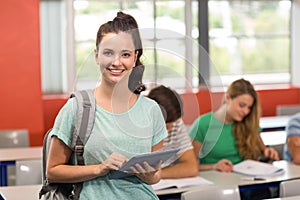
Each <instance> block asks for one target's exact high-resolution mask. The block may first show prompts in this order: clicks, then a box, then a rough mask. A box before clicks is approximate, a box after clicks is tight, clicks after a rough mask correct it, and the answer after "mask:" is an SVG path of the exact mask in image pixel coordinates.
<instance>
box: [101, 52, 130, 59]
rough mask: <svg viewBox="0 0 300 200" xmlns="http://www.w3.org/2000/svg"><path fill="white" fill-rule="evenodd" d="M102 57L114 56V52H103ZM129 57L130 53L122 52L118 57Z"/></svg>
mask: <svg viewBox="0 0 300 200" xmlns="http://www.w3.org/2000/svg"><path fill="white" fill-rule="evenodd" d="M103 55H105V56H113V55H114V52H112V51H104V52H103ZM130 56H131V53H130V52H123V53H121V55H120V57H124V58H128V57H130Z"/></svg>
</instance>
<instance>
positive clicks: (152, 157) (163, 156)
mask: <svg viewBox="0 0 300 200" xmlns="http://www.w3.org/2000/svg"><path fill="white" fill-rule="evenodd" d="M178 151H179V149H172V150H167V151H156V152H151V153H145V154H141V155H137V156H133V157H132V158H131V159H129V160H128V161H127V162H126V163H125V164H124V165H123V166H122V167H121V168H120V169H119V170H117V171H112V172H111V174H110V178H111V179H117V178H123V177H126V176H132V174H128V173H125V172H124V171H130V167H131V166H133V165H135V164H136V163H139V164H141V165H142V163H143V162H144V161H146V162H147V163H148V164H149V165H150V166H153V167H154V166H155V165H156V164H157V163H158V162H159V161H160V160H161V161H162V163H164V162H165V161H167V160H168V159H170V158H171V157H173V156H176V153H177V152H178Z"/></svg>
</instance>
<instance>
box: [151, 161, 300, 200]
mask: <svg viewBox="0 0 300 200" xmlns="http://www.w3.org/2000/svg"><path fill="white" fill-rule="evenodd" d="M273 164H274V165H275V166H277V167H281V168H283V169H284V170H285V172H284V173H283V174H278V175H272V176H268V177H266V180H262V181H250V180H244V179H243V177H245V176H244V175H241V174H237V173H225V172H219V171H215V170H209V171H202V172H200V176H201V177H203V178H205V179H207V180H209V181H212V182H213V183H214V184H215V186H226V185H238V186H239V187H240V188H243V187H248V186H253V185H263V184H272V183H276V184H279V183H280V182H281V181H285V180H289V179H294V178H300V165H295V164H293V163H290V162H287V161H285V160H281V161H275V162H273ZM212 186H214V185H212ZM212 186H202V187H212ZM197 188H200V187H192V188H181V189H176V188H172V189H166V190H159V191H156V194H157V195H169V194H176V193H182V192H186V191H189V190H194V189H197Z"/></svg>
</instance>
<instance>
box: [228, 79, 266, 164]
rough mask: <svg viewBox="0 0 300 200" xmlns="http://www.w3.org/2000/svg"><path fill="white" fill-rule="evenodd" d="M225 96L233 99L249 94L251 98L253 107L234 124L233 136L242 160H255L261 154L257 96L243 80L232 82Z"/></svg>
mask: <svg viewBox="0 0 300 200" xmlns="http://www.w3.org/2000/svg"><path fill="white" fill-rule="evenodd" d="M227 94H228V95H229V96H230V98H231V99H234V98H236V97H238V96H240V95H243V94H249V95H251V96H252V97H253V100H254V101H253V105H252V107H251V111H250V113H249V114H248V115H247V116H246V117H245V118H244V119H243V120H242V121H240V122H234V126H233V130H232V131H233V136H234V137H235V139H236V145H237V148H238V149H239V153H240V155H241V156H242V157H243V158H244V159H254V160H257V159H258V158H259V156H260V154H261V149H260V144H259V142H258V141H259V140H258V137H259V134H260V133H259V118H260V104H259V99H258V95H257V93H256V91H255V89H254V87H253V85H252V84H251V83H250V82H249V81H247V80H245V79H239V80H236V81H234V82H233V83H232V84H231V85H230V86H229V88H228V90H227Z"/></svg>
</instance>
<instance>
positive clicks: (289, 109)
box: [276, 104, 300, 115]
mask: <svg viewBox="0 0 300 200" xmlns="http://www.w3.org/2000/svg"><path fill="white" fill-rule="evenodd" d="M298 112H300V104H296V105H278V106H277V107H276V115H294V114H296V113H298Z"/></svg>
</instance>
